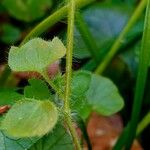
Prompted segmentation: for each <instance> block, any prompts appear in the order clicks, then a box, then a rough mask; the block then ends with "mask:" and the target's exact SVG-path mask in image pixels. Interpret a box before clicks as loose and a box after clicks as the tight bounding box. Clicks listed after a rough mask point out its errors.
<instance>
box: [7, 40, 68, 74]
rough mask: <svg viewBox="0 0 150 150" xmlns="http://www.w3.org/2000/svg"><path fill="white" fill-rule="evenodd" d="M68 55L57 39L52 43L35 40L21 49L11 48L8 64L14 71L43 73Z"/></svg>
mask: <svg viewBox="0 0 150 150" xmlns="http://www.w3.org/2000/svg"><path fill="white" fill-rule="evenodd" d="M65 53H66V48H65V46H64V45H63V43H62V42H61V41H60V40H59V39H58V38H57V37H55V38H54V39H53V40H52V41H44V40H42V39H40V38H35V39H32V40H30V41H29V42H27V43H26V44H24V45H23V46H21V47H14V46H13V47H11V49H10V52H9V56H8V64H9V66H10V68H11V69H12V70H13V71H36V72H39V73H42V72H43V71H44V70H45V69H46V68H47V67H48V65H50V64H52V63H54V62H55V61H57V60H58V59H60V58H62V57H63V56H64V55H65Z"/></svg>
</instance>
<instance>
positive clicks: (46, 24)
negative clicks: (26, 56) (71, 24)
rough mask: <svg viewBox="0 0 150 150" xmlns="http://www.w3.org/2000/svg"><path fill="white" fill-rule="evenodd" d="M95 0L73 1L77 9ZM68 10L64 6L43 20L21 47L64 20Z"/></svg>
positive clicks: (66, 6) (67, 6)
mask: <svg viewBox="0 0 150 150" xmlns="http://www.w3.org/2000/svg"><path fill="white" fill-rule="evenodd" d="M94 1H95V0H75V4H76V7H77V8H82V7H84V6H87V5H88V4H90V3H92V2H94ZM68 9H69V4H67V5H65V6H64V7H62V8H60V9H59V10H57V11H56V12H54V13H53V14H51V15H50V16H49V17H47V18H46V19H44V20H43V21H42V22H41V23H40V24H38V25H37V26H36V27H35V28H34V29H33V30H32V31H31V32H30V33H29V34H28V35H27V36H26V37H25V39H24V40H23V41H22V43H21V45H22V44H24V43H26V42H27V41H28V40H30V39H31V38H33V37H36V36H39V35H40V34H42V33H43V32H45V31H46V30H47V29H48V28H50V27H52V26H53V25H54V24H56V23H57V22H59V21H60V20H61V19H63V18H65V17H66V15H67V13H68Z"/></svg>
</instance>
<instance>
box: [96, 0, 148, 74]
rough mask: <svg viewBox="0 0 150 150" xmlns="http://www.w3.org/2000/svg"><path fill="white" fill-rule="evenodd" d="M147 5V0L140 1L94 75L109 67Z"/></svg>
mask: <svg viewBox="0 0 150 150" xmlns="http://www.w3.org/2000/svg"><path fill="white" fill-rule="evenodd" d="M146 4H147V0H141V2H140V4H139V5H138V7H137V8H136V9H135V11H134V13H133V15H132V16H131V18H130V20H129V21H128V23H127V25H126V26H125V27H124V29H123V31H122V32H121V33H120V35H119V37H118V38H117V39H116V41H115V42H114V44H113V45H112V47H111V49H110V51H109V52H108V54H107V55H106V57H105V58H104V60H103V61H102V63H100V64H99V66H98V67H97V69H96V71H95V73H97V74H102V73H103V71H104V70H105V69H106V67H107V66H108V65H109V63H110V61H111V60H112V58H113V57H114V56H115V54H116V53H117V51H118V50H119V48H120V47H121V45H122V41H123V40H124V38H125V37H126V35H127V33H128V32H129V31H130V29H131V28H132V27H133V26H134V25H135V23H136V22H137V20H138V19H139V18H140V16H141V14H142V12H143V10H144V9H145V6H146Z"/></svg>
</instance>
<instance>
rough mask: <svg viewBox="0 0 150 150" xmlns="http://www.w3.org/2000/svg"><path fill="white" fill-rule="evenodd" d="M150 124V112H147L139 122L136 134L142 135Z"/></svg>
mask: <svg viewBox="0 0 150 150" xmlns="http://www.w3.org/2000/svg"><path fill="white" fill-rule="evenodd" d="M149 124H150V112H148V113H147V114H146V116H145V117H144V118H143V119H142V121H141V122H140V123H139V125H138V128H137V132H136V136H138V135H140V133H142V131H143V130H144V129H145V128H146V127H147V126H148V125H149Z"/></svg>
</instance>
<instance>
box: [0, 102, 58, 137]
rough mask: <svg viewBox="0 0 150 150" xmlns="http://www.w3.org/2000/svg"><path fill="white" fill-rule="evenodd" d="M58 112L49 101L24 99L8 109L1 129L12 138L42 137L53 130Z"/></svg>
mask: <svg viewBox="0 0 150 150" xmlns="http://www.w3.org/2000/svg"><path fill="white" fill-rule="evenodd" d="M57 118H58V112H57V109H56V107H55V106H54V104H53V103H51V102H50V101H38V100H34V99H24V100H22V101H20V102H18V103H16V104H15V105H13V107H12V108H11V109H10V111H9V112H8V113H7V114H6V116H5V118H4V120H3V121H2V124H1V129H2V130H4V131H5V132H6V133H7V134H8V135H10V136H13V137H34V136H42V135H44V134H46V133H48V132H49V131H51V130H52V129H53V127H54V126H55V124H56V122H57Z"/></svg>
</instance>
